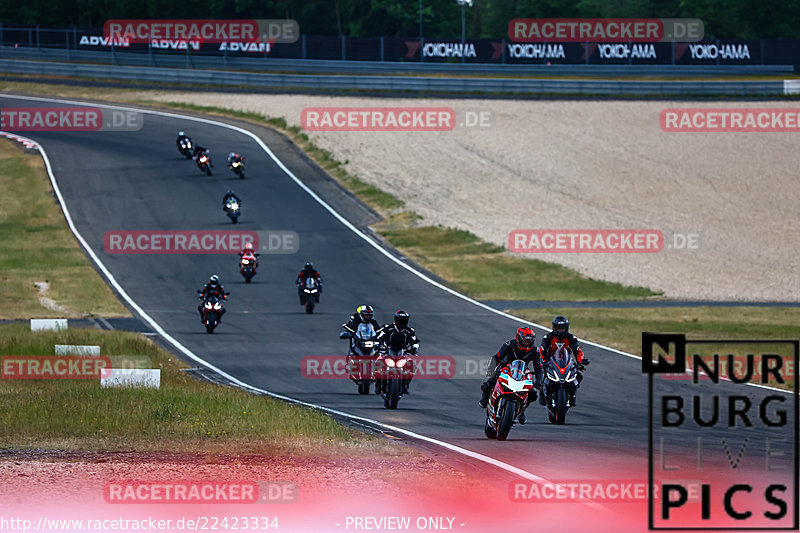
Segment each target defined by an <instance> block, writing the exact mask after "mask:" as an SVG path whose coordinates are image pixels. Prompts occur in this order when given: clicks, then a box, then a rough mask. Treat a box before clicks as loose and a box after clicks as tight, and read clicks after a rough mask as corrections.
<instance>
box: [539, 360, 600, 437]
mask: <svg viewBox="0 0 800 533" xmlns="http://www.w3.org/2000/svg"><path fill="white" fill-rule="evenodd" d="M588 364H589V361H588V360H585V361H584V362H583V364H581V365H578V363H577V361H575V357H573V355H572V351H571V350H570V349H569V348H568V347H567V346H558V348H557V349H556V351H555V353H553V355H552V356H551V357H550V359H549V360H548V361H547V363H545V367H544V382H543V384H542V392H543V394H544V398H545V402H546V405H547V418H548V420H550V423H551V424H558V425H562V424H563V423H564V421H565V420H566V417H567V411H569V408H570V407H572V405H571V402H570V398H575V392H576V390H577V388H578V371H579V370H583V368H584V366H583V365H588Z"/></svg>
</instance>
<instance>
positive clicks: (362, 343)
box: [339, 324, 379, 394]
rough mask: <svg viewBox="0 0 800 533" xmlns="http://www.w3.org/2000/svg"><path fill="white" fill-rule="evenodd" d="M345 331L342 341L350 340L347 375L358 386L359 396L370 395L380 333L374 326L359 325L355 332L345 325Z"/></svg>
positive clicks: (341, 336)
mask: <svg viewBox="0 0 800 533" xmlns="http://www.w3.org/2000/svg"><path fill="white" fill-rule="evenodd" d="M343 327H344V328H345V331H342V332H341V333H340V334H339V338H340V339H350V352H349V353H348V354H347V374H348V376H349V377H350V379H351V380H352V381H353V383H355V384H356V385H357V386H358V393H359V394H369V387H370V384H371V383H372V367H373V366H374V363H375V360H376V359H377V358H378V347H379V344H378V333H377V332H376V331H375V328H374V327H373V326H372V324H359V325H358V327H357V328H356V330H355V331H353V330H351V329H350V328H348V327H347V326H346V325H343Z"/></svg>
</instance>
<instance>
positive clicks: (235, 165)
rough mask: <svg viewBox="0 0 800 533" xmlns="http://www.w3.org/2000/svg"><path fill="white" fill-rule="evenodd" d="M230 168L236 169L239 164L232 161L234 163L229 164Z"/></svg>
mask: <svg viewBox="0 0 800 533" xmlns="http://www.w3.org/2000/svg"><path fill="white" fill-rule="evenodd" d="M231 166H232V167H233V168H236V167H238V166H239V163H237V162H236V161H234V162H233V163H232V164H231Z"/></svg>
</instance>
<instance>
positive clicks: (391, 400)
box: [383, 378, 400, 409]
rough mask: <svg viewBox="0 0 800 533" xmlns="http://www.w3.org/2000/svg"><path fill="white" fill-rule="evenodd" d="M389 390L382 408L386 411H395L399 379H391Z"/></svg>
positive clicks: (398, 393)
mask: <svg viewBox="0 0 800 533" xmlns="http://www.w3.org/2000/svg"><path fill="white" fill-rule="evenodd" d="M387 388H388V389H389V390H388V391H387V392H386V398H385V399H384V400H383V406H384V407H386V408H387V409H397V402H399V401H400V379H399V378H392V379H390V380H389V386H388V387H387Z"/></svg>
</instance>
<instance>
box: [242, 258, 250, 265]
mask: <svg viewBox="0 0 800 533" xmlns="http://www.w3.org/2000/svg"><path fill="white" fill-rule="evenodd" d="M242 264H243V265H249V264H250V261H248V260H247V259H242Z"/></svg>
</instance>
